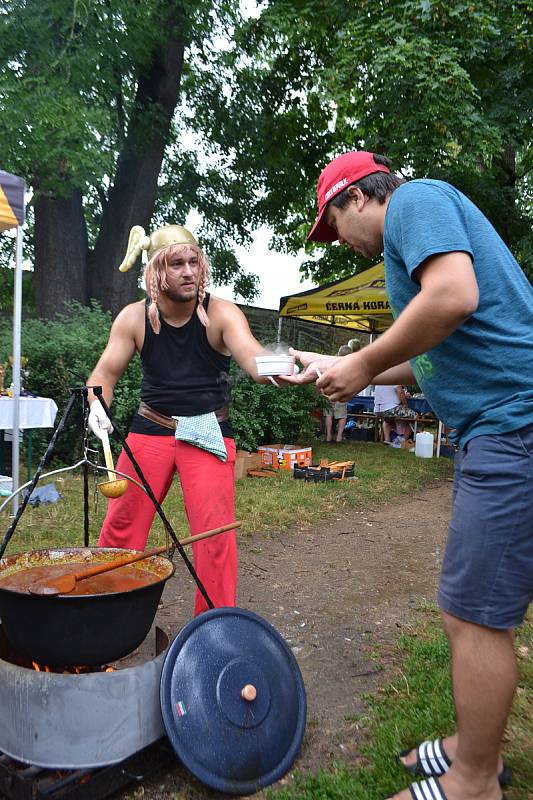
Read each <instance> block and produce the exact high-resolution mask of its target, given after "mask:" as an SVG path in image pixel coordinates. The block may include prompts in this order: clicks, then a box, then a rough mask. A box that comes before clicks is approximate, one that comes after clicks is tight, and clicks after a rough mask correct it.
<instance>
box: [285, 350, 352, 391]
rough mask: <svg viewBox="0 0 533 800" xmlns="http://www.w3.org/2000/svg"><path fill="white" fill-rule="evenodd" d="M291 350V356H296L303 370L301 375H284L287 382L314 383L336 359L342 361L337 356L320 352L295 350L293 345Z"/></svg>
mask: <svg viewBox="0 0 533 800" xmlns="http://www.w3.org/2000/svg"><path fill="white" fill-rule="evenodd" d="M289 352H290V354H291V356H296V358H297V359H298V361H299V362H300V363H301V365H302V367H303V370H302V372H300V374H299V375H298V374H296V373H295V374H294V375H284V376H283V381H284V382H286V383H287V384H302V383H314V382H315V381H316V380H317V378H320V376H321V375H322V373H324V372H325V371H326V370H327V369H328V368H329V367H331V365H332V364H334V363H335V361H340V359H339V358H338V357H337V356H323V355H320V353H310V352H307V351H302V350H295V349H294V348H293V347H291V348H290V350H289Z"/></svg>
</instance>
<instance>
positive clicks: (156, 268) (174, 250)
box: [144, 244, 211, 333]
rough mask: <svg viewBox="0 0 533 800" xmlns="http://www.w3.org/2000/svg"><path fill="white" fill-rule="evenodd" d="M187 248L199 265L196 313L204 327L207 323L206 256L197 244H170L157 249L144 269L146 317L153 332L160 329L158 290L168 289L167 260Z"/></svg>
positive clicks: (207, 274)
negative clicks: (147, 297)
mask: <svg viewBox="0 0 533 800" xmlns="http://www.w3.org/2000/svg"><path fill="white" fill-rule="evenodd" d="M187 249H189V250H192V251H193V252H194V253H196V255H197V256H198V262H199V265H200V279H199V283H198V305H197V306H196V313H197V314H198V318H199V320H200V322H201V323H202V325H204V326H205V327H207V326H208V325H209V319H208V317H207V314H206V311H205V308H204V299H205V293H206V291H207V287H208V286H209V281H210V278H211V275H210V271H209V263H208V261H207V258H206V256H205V254H204V252H203V251H202V250H201V249H200V247H198V245H197V244H172V245H170V246H169V247H165V248H163V249H161V250H158V251H157V252H156V254H155V255H154V256H153V257H152V258H151V259H150V261H149V262H148V264H147V265H146V267H145V269H144V282H145V286H146V291H147V293H148V296H149V298H150V305H149V306H148V319H149V320H150V325H151V326H152V329H153V331H154V333H159V332H160V330H161V319H160V316H159V309H158V307H157V300H158V298H159V294H160V292H164V291H165V290H166V289H168V280H167V269H168V262H169V260H170V259H171V258H172V257H173V256H176V255H179V254H180V253H181V252H182V251H183V250H187Z"/></svg>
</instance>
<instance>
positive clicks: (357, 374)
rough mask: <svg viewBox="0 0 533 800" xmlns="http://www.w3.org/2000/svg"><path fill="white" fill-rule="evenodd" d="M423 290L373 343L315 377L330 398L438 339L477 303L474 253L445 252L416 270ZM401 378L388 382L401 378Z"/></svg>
mask: <svg viewBox="0 0 533 800" xmlns="http://www.w3.org/2000/svg"><path fill="white" fill-rule="evenodd" d="M416 278H417V279H418V280H419V281H420V286H421V291H420V292H419V294H417V295H416V297H414V298H413V300H411V302H410V303H409V305H407V306H406V308H405V309H404V310H403V311H402V313H401V314H400V316H399V317H398V319H397V320H396V321H395V322H394V323H393V324H392V325H391V327H390V328H389V330H388V331H386V332H385V333H384V334H383V335H382V336H380V337H379V339H378V340H377V341H376V342H374V343H373V344H370V345H368V347H364V348H363V349H362V350H361V351H360V352H359V353H354V354H353V355H351V356H345V358H341V359H339V361H338V362H336V363H335V364H334V365H333V366H332V367H331V368H330V369H328V370H327V372H326V373H325V374H324V375H322V377H321V378H319V380H318V381H317V387H318V388H319V389H320V390H321V391H323V392H324V394H326V395H327V396H328V397H329V398H330V400H341V401H343V400H346V399H349V398H350V397H351V396H352V395H353V394H356V393H357V392H358V391H360V390H361V389H362V388H364V387H365V386H368V384H369V383H374V382H376V379H375V376H376V375H378V376H379V378H380V382H381V380H382V377H383V373H385V371H388V370H390V368H391V367H394V366H396V365H398V364H403V363H404V362H405V361H407V360H408V359H411V358H413V357H414V356H417V355H420V354H421V353H425V352H426V351H427V350H430V349H431V348H432V347H435V346H436V345H438V344H440V343H441V342H442V341H444V339H446V338H447V337H448V336H449V335H450V334H451V333H453V332H454V330H456V329H457V328H458V327H459V325H461V324H462V323H463V322H464V321H465V320H467V319H468V317H470V316H471V314H473V313H474V311H475V310H476V308H477V305H478V301H479V290H478V285H477V281H476V276H475V273H474V268H473V265H472V261H471V259H470V256H469V255H468V254H467V253H462V252H457V253H445V254H443V255H438V256H434V257H432V258H429V259H428V260H427V261H425V262H424V264H422V266H421V267H419V268H418V269H417V270H416ZM399 382H400V381H398V380H395V381H390V383H399Z"/></svg>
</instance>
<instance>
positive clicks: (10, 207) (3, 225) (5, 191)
mask: <svg viewBox="0 0 533 800" xmlns="http://www.w3.org/2000/svg"><path fill="white" fill-rule="evenodd" d="M23 222H24V181H23V180H22V178H19V177H17V176H16V175H11V174H10V173H9V172H4V171H3V170H0V231H7V230H9V228H16V227H17V226H18V225H22V224H23Z"/></svg>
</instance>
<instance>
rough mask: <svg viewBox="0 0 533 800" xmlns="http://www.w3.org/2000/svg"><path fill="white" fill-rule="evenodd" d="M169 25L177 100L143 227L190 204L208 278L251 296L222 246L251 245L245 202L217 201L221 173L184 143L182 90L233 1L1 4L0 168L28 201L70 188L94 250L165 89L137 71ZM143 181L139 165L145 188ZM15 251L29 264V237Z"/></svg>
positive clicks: (223, 31)
mask: <svg viewBox="0 0 533 800" xmlns="http://www.w3.org/2000/svg"><path fill="white" fill-rule="evenodd" d="M169 19H170V20H171V21H172V23H173V25H175V29H173V34H172V35H173V36H174V38H175V39H176V41H179V42H180V44H181V43H183V45H184V48H185V54H184V63H183V65H182V63H181V60H180V61H179V64H177V65H176V75H175V83H176V85H177V86H179V87H180V90H182V101H180V102H179V103H178V111H177V113H176V115H175V118H174V122H173V126H172V130H171V133H170V136H169V137H168V140H167V141H165V142H162V143H161V147H162V148H163V147H166V157H165V159H164V162H163V166H162V169H161V177H160V181H159V198H158V200H157V203H156V208H155V212H154V222H155V224H157V223H162V222H166V223H168V222H169V221H176V222H182V221H183V220H184V219H185V217H186V216H187V213H188V212H189V211H190V210H191V208H196V209H197V210H198V211H199V212H200V213H202V214H205V216H206V220H207V221H206V224H205V226H204V230H203V232H202V244H203V245H204V246H205V247H206V250H207V251H208V252H209V254H210V256H212V257H213V258H214V261H215V264H214V275H215V278H216V280H217V281H219V282H225V281H226V279H229V281H230V282H232V281H233V280H235V281H236V291H237V292H238V293H239V294H241V295H242V296H243V297H244V298H245V299H252V298H253V297H254V294H255V292H256V289H255V281H254V279H253V277H250V276H248V275H247V274H246V273H245V272H244V271H243V269H242V267H241V265H240V264H239V263H238V261H237V260H236V258H235V255H234V253H233V251H232V246H233V243H234V241H247V242H249V241H251V236H250V233H249V232H248V231H247V229H246V220H245V218H246V205H245V204H241V203H240V195H239V191H238V187H236V188H235V191H234V194H233V196H231V195H230V194H228V191H227V188H228V177H229V173H228V175H225V174H224V171H223V170H220V169H219V167H218V165H217V166H212V167H211V166H210V167H209V168H208V169H207V170H206V168H205V166H201V165H200V164H199V163H198V158H197V157H196V149H197V148H196V146H191V147H188V145H187V144H185V143H184V142H185V141H187V140H188V141H190V137H187V136H186V132H187V130H188V128H189V121H190V120H189V118H190V116H191V115H194V113H195V111H194V103H192V102H191V100H192V95H189V93H188V91H187V86H188V85H191V84H194V85H195V86H198V87H201V86H202V83H203V82H204V80H209V75H210V70H211V61H212V58H213V51H214V50H215V49H216V48H217V47H220V43H221V42H222V41H223V40H224V39H227V37H228V35H231V31H232V30H233V29H234V27H235V25H236V23H237V21H238V20H240V19H241V17H240V10H239V2H238V0H143V2H142V3H138V2H131V0H112V2H110V0H84V2H81V1H80V0H74V1H73V0H6V1H5V2H4V3H3V13H2V14H0V111H1V112H2V113H1V114H0V139H1V140H2V156H3V160H2V167H3V169H6V170H8V171H11V172H14V173H16V174H18V175H21V176H22V177H24V179H25V180H26V182H27V184H28V188H30V189H31V190H32V191H33V193H34V199H35V198H36V197H38V196H39V195H41V196H43V195H44V196H47V197H51V198H63V199H64V200H65V201H67V200H68V199H69V198H70V197H71V195H72V192H73V191H74V192H76V191H77V190H79V191H80V193H81V194H82V195H83V206H84V221H83V223H84V227H85V228H86V231H87V238H88V244H89V247H90V248H92V247H94V245H95V243H96V242H97V240H98V237H99V235H100V234H101V233H102V227H101V226H102V223H103V219H104V217H105V211H106V208H108V207H109V203H110V201H111V200H112V199H113V197H114V195H113V187H114V189H115V195H116V194H117V192H118V194H120V192H121V189H120V188H117V186H116V185H115V186H114V179H115V177H116V173H117V167H118V165H119V164H121V163H122V162H123V161H128V159H131V157H132V156H137V155H138V154H139V152H142V150H143V147H144V146H145V144H146V141H148V140H152V139H153V138H154V136H157V132H158V129H159V127H160V124H159V123H160V122H161V121H162V119H163V118H164V112H163V107H162V106H163V99H162V94H161V93H165V92H168V87H167V88H165V87H157V86H153V85H150V80H149V79H148V78H147V75H148V74H149V73H150V69H151V68H152V65H153V62H154V59H157V56H158V54H159V53H160V52H162V51H163V49H164V46H165V43H166V41H167V39H168V36H169V22H168V20H169ZM154 54H155V55H154ZM166 66H167V67H168V68H170V66H169V65H168V64H167V65H166ZM160 71H161V72H162V70H160ZM200 91H201V89H200ZM165 130H166V129H165ZM132 131H135V135H134V134H133V133H132ZM130 135H131V136H133V135H134V140H132V139H131V138H128V137H130ZM126 143H127V148H126ZM148 173H149V167H148V166H146V171H145V173H143V180H147V183H149V177H150V176H149V174H148ZM154 177H155V176H154ZM230 184H231V181H230ZM122 191H123V189H122ZM147 191H151V190H150V189H149V188H148V187H147ZM124 201H125V198H124ZM130 211H131V209H130ZM122 216H124V217H125V218H127V219H129V216H130V212H128V211H125V212H124V214H123V215H122V214H117V215H116V218H114V219H113V221H112V224H113V227H114V229H115V230H116V235H117V237H120V236H121V235H122V236H123V238H125V235H126V233H127V231H124V230H123V227H125V226H126V225H127V224H129V222H127V221H126V220H122ZM132 222H136V223H137V224H145V220H144V219H135V220H132ZM31 223H32V220H30V225H31ZM47 224H48V226H51V225H59V221H54V222H53V221H52V220H50V219H48V220H47ZM121 226H122V227H121ZM30 234H31V232H30ZM25 255H27V256H28V257H30V258H31V260H32V261H33V260H34V259H33V253H32V240H31V235H30V237H28V238H27V239H26V240H25ZM0 258H1V259H2V260H3V261H4V259H5V255H4V253H3V251H2V248H1V247H0ZM39 266H40V265H39ZM45 267H46V268H47V269H50V270H52V269H53V264H50V263H47V264H46V265H45ZM219 270H220V272H219ZM58 300H61V298H58Z"/></svg>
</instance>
